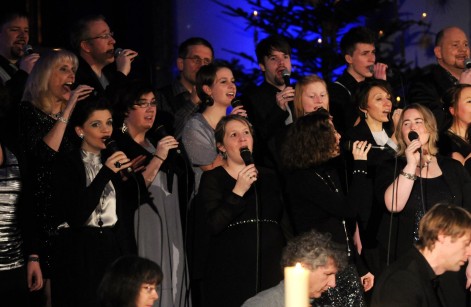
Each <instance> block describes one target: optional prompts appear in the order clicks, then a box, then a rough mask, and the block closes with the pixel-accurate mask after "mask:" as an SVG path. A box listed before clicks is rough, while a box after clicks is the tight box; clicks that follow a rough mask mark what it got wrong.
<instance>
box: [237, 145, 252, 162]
mask: <svg viewBox="0 0 471 307" xmlns="http://www.w3.org/2000/svg"><path fill="white" fill-rule="evenodd" d="M240 157H241V158H242V160H243V161H244V163H245V165H250V164H254V160H253V157H252V153H251V152H250V149H249V148H248V147H241V148H240Z"/></svg>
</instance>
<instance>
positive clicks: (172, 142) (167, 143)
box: [154, 135, 179, 160]
mask: <svg viewBox="0 0 471 307" xmlns="http://www.w3.org/2000/svg"><path fill="white" fill-rule="evenodd" d="M178 144H179V143H178V141H177V140H176V139H175V138H174V137H173V136H171V135H167V136H165V137H163V138H162V139H160V141H159V142H158V143H157V148H156V150H155V153H154V155H157V156H158V157H159V158H161V159H163V160H165V159H167V157H168V151H169V150H170V149H174V148H177V147H178Z"/></svg>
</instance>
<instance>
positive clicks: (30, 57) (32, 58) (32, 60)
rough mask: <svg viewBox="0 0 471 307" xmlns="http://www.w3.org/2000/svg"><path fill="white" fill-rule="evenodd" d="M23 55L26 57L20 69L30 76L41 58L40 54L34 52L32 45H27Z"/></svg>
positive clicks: (23, 58) (22, 60) (21, 62)
mask: <svg viewBox="0 0 471 307" xmlns="http://www.w3.org/2000/svg"><path fill="white" fill-rule="evenodd" d="M23 54H24V56H23V57H22V58H21V60H20V63H19V68H20V69H21V70H23V71H25V72H27V73H28V74H30V73H31V71H32V70H33V67H34V65H35V64H36V62H37V61H38V60H39V57H40V56H39V54H38V53H36V52H34V49H33V47H32V46H31V45H25V46H24V47H23Z"/></svg>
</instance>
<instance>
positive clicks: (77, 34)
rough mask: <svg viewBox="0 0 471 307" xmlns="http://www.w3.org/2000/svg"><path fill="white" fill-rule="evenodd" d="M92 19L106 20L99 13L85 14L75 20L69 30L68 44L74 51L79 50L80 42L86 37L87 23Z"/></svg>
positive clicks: (87, 31) (92, 20)
mask: <svg viewBox="0 0 471 307" xmlns="http://www.w3.org/2000/svg"><path fill="white" fill-rule="evenodd" d="M94 21H106V19H105V17H104V16H103V15H100V14H91V15H86V16H84V17H82V18H80V19H79V20H77V21H76V22H75V23H74V24H73V25H72V29H71V31H70V46H71V47H72V49H74V50H75V51H78V50H80V43H81V42H82V41H84V40H86V39H87V38H88V33H89V25H90V23H91V22H94Z"/></svg>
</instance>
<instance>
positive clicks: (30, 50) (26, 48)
mask: <svg viewBox="0 0 471 307" xmlns="http://www.w3.org/2000/svg"><path fill="white" fill-rule="evenodd" d="M23 52H24V54H25V55H30V54H32V53H34V50H33V46H31V45H25V46H24V47H23Z"/></svg>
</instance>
